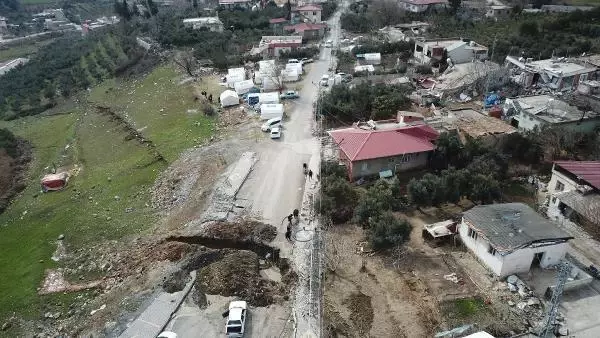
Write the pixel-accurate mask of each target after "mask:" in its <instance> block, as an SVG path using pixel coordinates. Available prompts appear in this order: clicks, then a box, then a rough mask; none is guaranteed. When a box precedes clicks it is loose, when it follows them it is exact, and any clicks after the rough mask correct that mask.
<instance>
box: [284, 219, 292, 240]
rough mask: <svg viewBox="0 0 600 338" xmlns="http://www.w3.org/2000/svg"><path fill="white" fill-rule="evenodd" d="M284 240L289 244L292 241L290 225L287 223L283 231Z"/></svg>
mask: <svg viewBox="0 0 600 338" xmlns="http://www.w3.org/2000/svg"><path fill="white" fill-rule="evenodd" d="M285 239H287V240H288V241H289V242H291V241H292V223H289V224H288V226H287V229H286V230H285Z"/></svg>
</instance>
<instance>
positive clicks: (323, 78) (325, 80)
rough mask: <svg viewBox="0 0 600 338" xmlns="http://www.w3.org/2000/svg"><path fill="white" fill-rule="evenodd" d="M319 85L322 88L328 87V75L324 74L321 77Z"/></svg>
mask: <svg viewBox="0 0 600 338" xmlns="http://www.w3.org/2000/svg"><path fill="white" fill-rule="evenodd" d="M319 84H320V85H321V86H323V87H327V86H329V75H327V74H324V75H323V76H321V81H319Z"/></svg>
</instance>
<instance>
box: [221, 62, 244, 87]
mask: <svg viewBox="0 0 600 338" xmlns="http://www.w3.org/2000/svg"><path fill="white" fill-rule="evenodd" d="M226 78H227V87H229V88H233V86H234V85H235V83H236V82H240V81H244V80H245V79H246V70H244V68H241V67H240V68H229V69H228V70H227V76H226Z"/></svg>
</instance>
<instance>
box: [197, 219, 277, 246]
mask: <svg viewBox="0 0 600 338" xmlns="http://www.w3.org/2000/svg"><path fill="white" fill-rule="evenodd" d="M201 234H202V235H203V236H206V237H213V238H216V239H234V240H238V241H252V242H271V241H272V240H274V239H275V237H277V228H275V227H274V226H272V225H269V224H265V223H261V222H258V221H254V220H239V221H236V222H210V223H205V225H203V227H202V230H201Z"/></svg>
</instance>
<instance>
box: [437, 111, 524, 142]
mask: <svg viewBox="0 0 600 338" xmlns="http://www.w3.org/2000/svg"><path fill="white" fill-rule="evenodd" d="M447 120H448V122H449V123H450V124H451V125H453V126H454V127H456V128H458V129H460V130H461V131H462V132H464V133H466V134H468V135H469V136H471V137H474V138H477V137H481V136H486V135H496V134H511V133H514V132H516V131H517V130H516V129H515V128H514V127H513V126H511V125H510V124H508V123H505V122H503V121H501V120H499V119H497V118H494V117H491V116H488V115H484V114H481V113H478V112H476V111H474V110H473V109H461V110H452V111H450V112H448V118H447Z"/></svg>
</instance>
